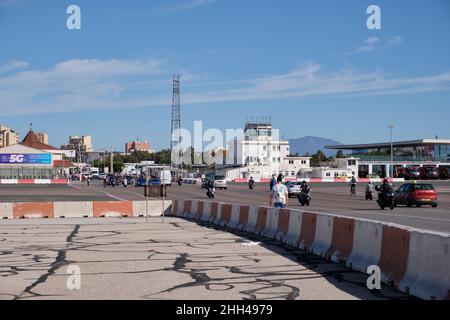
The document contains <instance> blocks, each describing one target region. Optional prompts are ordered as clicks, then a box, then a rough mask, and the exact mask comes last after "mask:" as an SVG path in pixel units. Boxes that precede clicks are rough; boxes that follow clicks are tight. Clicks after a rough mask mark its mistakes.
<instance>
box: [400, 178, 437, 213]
mask: <svg viewBox="0 0 450 320" xmlns="http://www.w3.org/2000/svg"><path fill="white" fill-rule="evenodd" d="M394 202H395V205H406V206H407V207H412V206H418V207H420V206H422V205H429V206H432V207H433V208H437V206H438V203H439V199H438V193H437V191H436V189H434V187H433V185H431V184H428V183H406V184H404V185H402V186H401V187H400V188H399V189H398V190H397V191H395V195H394Z"/></svg>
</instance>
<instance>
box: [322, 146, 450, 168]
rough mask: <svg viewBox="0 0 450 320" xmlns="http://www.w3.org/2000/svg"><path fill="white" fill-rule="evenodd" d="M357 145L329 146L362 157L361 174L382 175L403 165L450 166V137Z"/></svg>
mask: <svg viewBox="0 0 450 320" xmlns="http://www.w3.org/2000/svg"><path fill="white" fill-rule="evenodd" d="M392 146H393V151H394V152H393V157H392V154H391V143H390V142H385V143H370V144H353V145H334V146H327V147H326V148H327V149H332V150H342V151H344V153H346V154H348V153H350V154H351V156H352V157H354V158H355V159H357V160H358V166H359V176H360V177H366V176H367V175H370V174H378V175H379V176H380V177H390V176H391V175H392V174H393V173H394V175H395V172H396V169H397V168H399V167H404V168H408V167H424V166H427V167H450V140H446V139H422V140H412V141H399V142H393V144H392Z"/></svg>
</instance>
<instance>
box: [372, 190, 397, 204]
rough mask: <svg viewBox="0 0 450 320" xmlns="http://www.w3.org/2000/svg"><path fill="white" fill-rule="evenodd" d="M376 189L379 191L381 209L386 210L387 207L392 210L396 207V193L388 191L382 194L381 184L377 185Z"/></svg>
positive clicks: (378, 201)
mask: <svg viewBox="0 0 450 320" xmlns="http://www.w3.org/2000/svg"><path fill="white" fill-rule="evenodd" d="M375 190H376V191H377V192H378V200H377V203H378V205H379V206H380V209H381V210H384V209H385V208H390V209H391V210H394V208H395V201H394V193H393V192H388V193H386V194H382V193H381V189H380V187H379V186H376V187H375Z"/></svg>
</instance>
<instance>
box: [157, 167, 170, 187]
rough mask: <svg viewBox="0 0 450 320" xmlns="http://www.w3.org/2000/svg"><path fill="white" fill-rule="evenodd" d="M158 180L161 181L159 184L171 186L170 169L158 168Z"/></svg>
mask: <svg viewBox="0 0 450 320" xmlns="http://www.w3.org/2000/svg"><path fill="white" fill-rule="evenodd" d="M159 180H160V181H161V184H164V185H169V186H172V174H171V173H170V170H160V171H159Z"/></svg>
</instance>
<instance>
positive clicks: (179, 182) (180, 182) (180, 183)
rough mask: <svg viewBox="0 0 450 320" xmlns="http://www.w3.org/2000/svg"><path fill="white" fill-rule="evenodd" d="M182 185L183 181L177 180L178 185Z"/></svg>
mask: <svg viewBox="0 0 450 320" xmlns="http://www.w3.org/2000/svg"><path fill="white" fill-rule="evenodd" d="M182 184H183V179H181V178H180V179H178V185H179V186H181V185H182Z"/></svg>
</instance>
